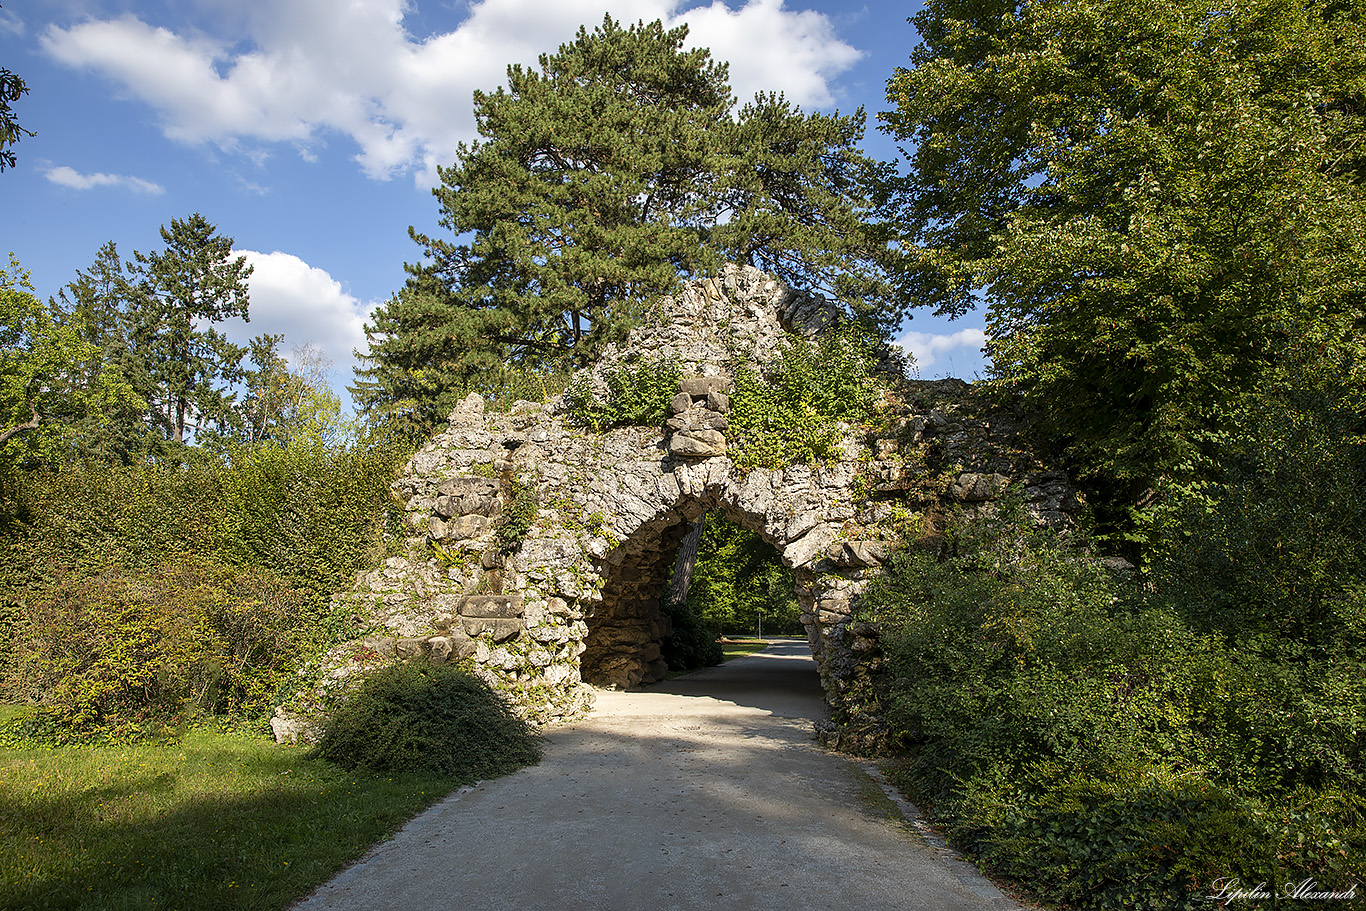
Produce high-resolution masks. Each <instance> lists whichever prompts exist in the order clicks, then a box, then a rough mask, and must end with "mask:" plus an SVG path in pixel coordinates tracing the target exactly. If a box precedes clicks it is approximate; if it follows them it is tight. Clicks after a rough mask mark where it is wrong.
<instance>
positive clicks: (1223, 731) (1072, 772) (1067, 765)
mask: <svg viewBox="0 0 1366 911" xmlns="http://www.w3.org/2000/svg"><path fill="white" fill-rule="evenodd" d="M1009 526H1010V523H1008V522H1003V521H1002V520H1001V519H1000V518H999V517H998V518H996V519H986V520H980V521H978V522H977V523H970V524H968V525H967V526H965V527H964V528H963V529H961V533H960V534H958V535H956V536H954V537H953V540H952V544H953V547H951V548H950V550H951V551H954V552H955V556H953V557H951V558H947V559H940V558H937V557H935V556H932V555H928V554H914V553H903V554H900V555H897V556H896V557H895V558H894V559H893V560H892V561H890V562H889V564H888V565H887V567H886V571H885V573H884V575H883V577H882V578H881V579H880V580H879V581H878V582H877V583H876V584H875V585H874V586H873V587H872V589H871V591H870V592H869V595H868V598H867V601H866V602H865V607H866V608H867V609H868V610H869V611H870V612H871V613H872V614H873V615H875V616H876V618H877V619H879V620H881V621H882V622H883V624H884V635H883V638H882V644H883V647H884V648H885V650H886V652H887V657H888V663H889V676H890V679H891V681H892V683H891V691H890V695H889V697H888V704H887V705H886V707H885V708H886V715H887V718H888V719H889V721H890V723H891V724H892V726H893V730H894V735H895V737H896V739H897V741H898V742H899V744H900V746H901V747H902V748H904V749H905V751H906V756H905V759H904V761H903V762H902V764H901V766H900V771H899V775H898V777H899V780H900V781H901V783H902V784H903V785H905V786H906V787H907V788H908V789H909V790H911V791H912V792H913V793H914V794H915V795H916V797H917V798H918V799H919V800H920V801H921V802H922V803H923V804H924V806H925V807H926V808H927V809H928V810H929V811H931V812H932V813H934V814H936V815H938V816H939V817H940V818H941V819H942V820H943V821H944V823H945V825H946V826H947V828H948V829H949V831H950V833H951V834H952V836H953V837H954V838H955V839H956V840H957V841H958V842H959V843H960V844H962V845H963V846H965V847H967V848H969V849H971V850H973V851H975V852H977V853H978V855H979V856H980V858H981V859H982V860H983V861H984V862H985V863H986V864H987V865H988V866H989V867H991V868H993V869H995V870H997V871H999V872H1001V873H1004V874H1007V875H1010V876H1015V877H1018V878H1020V879H1021V880H1022V881H1023V882H1024V883H1025V884H1026V885H1027V886H1028V887H1029V888H1030V889H1032V890H1033V891H1034V892H1036V893H1037V894H1038V895H1040V896H1041V897H1042V898H1044V899H1045V900H1047V901H1050V902H1057V903H1062V904H1065V905H1067V906H1068V907H1076V908H1097V909H1100V908H1106V909H1108V908H1130V907H1133V908H1137V907H1161V908H1186V907H1204V906H1206V905H1207V904H1208V901H1207V899H1206V898H1205V896H1206V895H1207V894H1208V893H1209V891H1210V889H1211V884H1212V883H1213V882H1214V881H1215V880H1216V879H1219V878H1221V877H1238V878H1240V879H1242V881H1243V882H1244V883H1245V884H1253V885H1255V884H1256V883H1258V882H1262V881H1265V882H1268V883H1276V884H1284V883H1286V882H1295V883H1298V882H1300V881H1301V880H1302V879H1305V878H1312V879H1316V880H1317V881H1318V882H1319V883H1320V884H1321V885H1322V886H1325V887H1329V886H1332V885H1334V884H1338V885H1342V886H1345V885H1346V884H1348V883H1350V882H1351V881H1353V879H1354V878H1355V879H1356V880H1357V881H1360V880H1361V878H1362V876H1363V874H1366V869H1363V862H1364V859H1366V824H1364V823H1363V817H1362V812H1361V811H1362V808H1363V803H1362V799H1361V796H1360V795H1361V794H1362V793H1363V790H1364V789H1363V784H1364V783H1366V782H1363V777H1362V771H1363V770H1362V731H1363V728H1364V727H1366V725H1363V720H1366V679H1364V678H1363V676H1362V667H1361V665H1360V663H1359V662H1358V661H1356V660H1355V659H1354V658H1351V657H1348V656H1344V655H1342V654H1339V655H1337V656H1335V657H1325V656H1320V657H1317V658H1316V657H1314V655H1313V653H1312V652H1311V651H1307V650H1306V649H1305V648H1304V647H1303V646H1302V644H1297V643H1296V642H1295V641H1294V640H1293V639H1290V638H1287V637H1283V638H1282V639H1281V640H1280V642H1279V651H1277V650H1273V649H1271V648H1269V647H1268V648H1249V647H1247V642H1248V640H1246V639H1245V638H1242V639H1239V638H1235V639H1230V638H1229V637H1227V636H1226V635H1224V634H1223V633H1222V632H1219V631H1214V630H1211V629H1209V628H1208V627H1204V628H1201V627H1193V626H1192V625H1191V624H1190V622H1189V616H1188V612H1187V611H1186V610H1185V609H1183V606H1182V605H1181V604H1179V603H1173V601H1172V599H1171V597H1170V596H1169V594H1168V593H1165V592H1164V591H1163V590H1162V589H1161V588H1158V589H1157V590H1156V591H1154V590H1151V589H1148V588H1145V587H1143V586H1140V585H1137V584H1133V583H1129V582H1124V581H1122V580H1118V579H1115V578H1112V577H1111V576H1110V575H1109V573H1108V572H1107V571H1106V570H1105V569H1104V568H1102V567H1101V566H1099V565H1098V564H1097V563H1095V562H1094V561H1091V560H1088V559H1086V558H1085V557H1084V556H1083V555H1082V554H1081V553H1079V552H1077V551H1075V550H1072V549H1069V548H1067V547H1064V546H1062V544H1061V543H1060V542H1058V541H1056V540H1054V539H1051V538H1049V537H1046V536H1043V535H1040V534H1038V533H1035V532H1033V531H1031V530H1029V529H1027V528H1023V527H1017V528H1016V529H1015V530H1014V532H1013V533H1011V532H1010V530H1009ZM1225 584H1237V583H1234V582H1225ZM1267 645H1268V646H1269V643H1267ZM1293 906H1294V904H1293V903H1283V904H1282V907H1293Z"/></svg>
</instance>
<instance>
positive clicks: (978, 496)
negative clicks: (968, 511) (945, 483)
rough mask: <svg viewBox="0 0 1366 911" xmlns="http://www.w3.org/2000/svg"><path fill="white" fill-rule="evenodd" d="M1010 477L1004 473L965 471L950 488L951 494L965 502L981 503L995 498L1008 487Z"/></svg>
mask: <svg viewBox="0 0 1366 911" xmlns="http://www.w3.org/2000/svg"><path fill="white" fill-rule="evenodd" d="M1009 486H1010V478H1007V477H1006V476H1005V475H1002V474H976V473H973V472H969V471H965V472H963V473H962V474H960V475H959V476H958V479H957V480H955V481H954V482H953V486H951V487H950V488H949V496H951V497H953V498H954V499H955V500H960V501H962V502H965V503H980V502H982V501H984V500H991V499H995V498H996V497H997V496H999V495H1000V494H1001V492H1002V491H1004V490H1005V489H1006V488H1007V487H1009Z"/></svg>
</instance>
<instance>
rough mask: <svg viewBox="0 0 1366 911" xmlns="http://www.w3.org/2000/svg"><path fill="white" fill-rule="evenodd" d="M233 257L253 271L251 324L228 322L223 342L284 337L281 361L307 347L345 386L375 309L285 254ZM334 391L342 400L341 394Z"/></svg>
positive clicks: (245, 252)
mask: <svg viewBox="0 0 1366 911" xmlns="http://www.w3.org/2000/svg"><path fill="white" fill-rule="evenodd" d="M233 252H234V253H236V254H241V255H243V256H245V257H246V258H247V263H248V264H249V265H250V266H251V267H252V274H251V278H250V279H248V283H249V285H250V288H251V313H250V315H251V321H250V322H248V323H243V322H242V321H241V320H236V319H234V320H230V321H229V322H228V323H227V324H226V325H225V332H226V334H227V335H228V337H229V338H230V339H232V340H233V341H234V342H237V343H238V344H245V343H246V341H247V340H248V339H250V338H252V337H254V336H257V335H266V334H271V335H276V334H279V335H284V337H285V345H286V350H283V351H281V354H284V355H285V356H286V357H288V356H289V350H288V349H289V348H290V347H292V346H295V345H298V346H304V345H309V344H311V345H313V346H314V347H316V348H317V349H318V350H320V351H322V353H323V354H325V355H326V356H327V357H328V359H329V360H331V361H332V369H333V373H334V375H335V376H336V377H337V378H339V382H337V383H336V385H337V386H338V387H340V386H342V385H344V381H345V380H349V379H350V377H351V371H352V369H353V368H354V367H355V358H354V357H353V356H352V353H351V352H352V350H353V349H356V348H360V349H361V350H365V347H366V344H365V331H364V329H363V326H364V323H365V320H366V318H367V317H368V316H369V314H370V311H371V310H372V309H373V308H374V304H373V303H365V302H362V301H360V300H357V299H356V298H355V297H353V296H352V295H350V294H348V293H347V292H346V290H345V289H344V288H343V287H342V285H341V283H340V282H339V281H337V280H336V279H334V278H333V277H332V276H331V275H329V274H327V272H326V271H324V270H322V269H319V268H316V267H314V266H310V265H309V264H308V263H306V262H304V261H303V260H302V259H299V257H297V256H293V255H291V254H289V253H280V252H278V251H277V252H274V253H258V252H256V251H254V250H235V251H233ZM338 391H339V393H340V394H341V396H342V401H343V402H345V401H347V396H346V393H345V392H344V391H342V390H340V389H339V390H338Z"/></svg>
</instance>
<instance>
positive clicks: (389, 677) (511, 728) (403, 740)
mask: <svg viewBox="0 0 1366 911" xmlns="http://www.w3.org/2000/svg"><path fill="white" fill-rule="evenodd" d="M318 752H319V754H320V755H321V756H322V757H323V758H324V759H327V760H330V761H331V762H335V763H337V764H338V765H341V766H344V767H346V768H351V769H368V770H371V771H376V772H407V771H425V772H433V773H437V774H441V775H449V776H451V777H452V778H454V779H457V780H459V781H462V782H473V781H475V780H478V779H481V778H494V777H496V776H499V775H506V774H508V773H509V772H512V771H514V770H516V769H518V768H521V767H522V766H524V765H530V764H533V763H536V762H539V761H540V758H541V746H540V742H539V741H538V740H537V738H536V736H535V734H533V733H532V731H531V729H530V728H529V727H528V725H527V724H526V722H524V721H522V720H521V719H519V718H518V717H517V716H516V715H514V714H513V713H512V711H511V710H510V709H509V708H508V707H507V705H506V704H505V703H504V702H503V701H502V700H501V699H500V698H499V697H498V695H497V694H496V693H494V692H493V691H492V690H490V689H489V688H488V686H486V685H485V684H484V683H483V681H481V680H480V679H479V678H478V677H476V676H474V674H472V673H470V672H469V671H468V670H467V669H465V668H463V667H460V666H458V665H453V664H446V665H433V664H428V663H425V662H407V663H402V664H395V665H391V666H389V667H386V668H383V669H381V670H379V671H376V672H375V673H373V674H370V675H369V676H367V677H366V678H365V680H364V681H362V682H361V684H360V686H359V687H358V688H357V690H356V691H355V692H354V693H352V694H351V695H350V696H349V697H348V698H347V699H346V701H345V702H343V703H342V704H341V706H340V707H339V708H338V709H337V710H336V711H335V712H333V713H332V715H331V716H330V717H329V718H328V719H327V721H326V722H325V724H324V728H323V734H322V737H321V739H320V740H319V742H318Z"/></svg>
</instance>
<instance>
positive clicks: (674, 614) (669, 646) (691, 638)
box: [660, 599, 725, 671]
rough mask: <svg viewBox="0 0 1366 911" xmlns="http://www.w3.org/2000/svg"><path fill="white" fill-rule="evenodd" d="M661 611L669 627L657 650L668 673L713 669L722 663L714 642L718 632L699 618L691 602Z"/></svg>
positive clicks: (719, 652)
mask: <svg viewBox="0 0 1366 911" xmlns="http://www.w3.org/2000/svg"><path fill="white" fill-rule="evenodd" d="M663 611H664V614H665V615H666V616H668V618H669V621H670V623H671V624H672V625H673V628H672V631H671V632H670V633H669V637H668V638H667V639H665V640H664V642H663V643H662V646H661V648H660V653H661V654H662V655H663V657H664V660H665V661H667V662H668V663H669V670H671V671H691V670H696V669H697V668H699V667H713V666H715V665H717V664H720V663H721V662H722V660H724V657H725V656H724V655H723V654H722V651H721V643H720V642H718V641H717V637H718V636H719V635H720V630H719V629H717V627H716V625H715V624H714V623H712V622H711V621H710V620H708V619H707V618H705V617H703V616H702V614H701V612H700V611H698V609H697V608H696V606H694V605H693V603H692V600H691V599H689V600H687V601H685V602H683V603H682V604H665V605H664V607H663Z"/></svg>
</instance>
